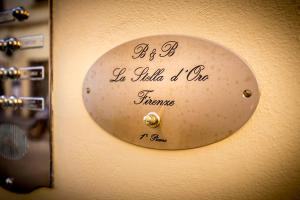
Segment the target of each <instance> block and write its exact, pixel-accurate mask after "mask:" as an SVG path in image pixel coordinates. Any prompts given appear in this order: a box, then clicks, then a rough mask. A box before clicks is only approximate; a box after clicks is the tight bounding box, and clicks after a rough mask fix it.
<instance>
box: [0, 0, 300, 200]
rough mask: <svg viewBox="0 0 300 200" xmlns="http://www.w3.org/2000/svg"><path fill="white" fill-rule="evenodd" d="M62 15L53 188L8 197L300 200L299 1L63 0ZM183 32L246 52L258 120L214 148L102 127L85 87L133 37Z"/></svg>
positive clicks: (58, 18) (57, 31) (56, 36)
mask: <svg viewBox="0 0 300 200" xmlns="http://www.w3.org/2000/svg"><path fill="white" fill-rule="evenodd" d="M53 10H54V13H53V19H54V21H53V23H54V28H53V31H54V33H53V44H54V47H53V53H54V54H53V68H54V79H53V80H54V89H53V110H54V113H53V114H54V116H53V117H54V118H53V121H54V127H53V134H54V135H53V139H54V141H53V147H54V149H53V150H54V170H55V171H54V178H55V180H54V184H55V187H54V189H40V190H38V191H35V192H33V193H32V194H30V195H15V194H11V193H8V192H6V191H4V190H2V189H1V190H0V196H1V197H2V196H3V197H4V198H1V199H25V200H26V199H34V200H47V199H49V200H50V199H51V200H54V199H72V200H76V199H87V200H92V199H93V200H96V199H99V200H105V199H115V200H121V199H125V200H134V199H137V200H144V199H162V200H166V199H178V200H200V199H201V200H202V199H211V200H215V199H222V200H223V199H224V200H226V199H228V200H232V199H241V200H243V199H247V200H248V199H297V198H298V199H300V112H299V111H300V101H299V97H300V95H299V94H300V81H299V77H300V62H299V61H300V59H299V53H300V45H299V43H300V42H299V40H300V17H299V15H300V4H299V1H298V3H296V1H260V0H256V1H240V0H236V1H210V0H207V1H188V0H186V1H171V0H164V1H163V0H160V1H159V0H151V1H146V0H140V1H116V0H114V1H104V0H98V1H96V0H89V1H82V0H57V1H54V8H53ZM157 34H184V35H189V36H196V37H201V38H206V39H209V40H212V41H215V42H218V43H220V44H222V45H224V46H226V47H228V48H230V49H231V50H233V51H234V52H236V53H237V54H239V55H240V56H241V57H242V58H244V59H245V60H246V61H247V62H248V63H249V65H250V66H251V67H252V68H253V71H254V73H255V75H256V77H257V79H258V81H259V85H260V89H261V99H260V103H259V105H258V108H257V110H256V112H255V113H254V115H253V116H252V118H251V119H250V121H249V122H248V123H247V124H246V125H245V126H243V127H242V128H241V129H240V130H239V131H238V132H236V133H235V134H233V135H232V136H231V137H229V138H227V139H225V140H223V141H221V142H218V143H216V144H212V145H209V146H206V147H202V148H197V149H193V150H185V151H158V150H151V149H146V148H142V147H137V146H134V145H131V144H127V143H125V142H123V141H121V140H119V139H117V138H114V137H113V136H111V135H110V134H108V133H106V132H105V131H103V129H101V128H100V127H98V126H97V124H96V123H94V121H93V120H92V119H91V117H90V116H89V115H88V113H87V112H86V110H85V108H84V105H83V102H82V98H81V87H82V83H83V79H84V76H85V74H86V73H87V71H88V69H89V67H90V66H91V65H92V64H93V63H94V62H95V61H96V59H97V58H98V57H99V56H101V55H102V54H103V53H105V52H107V51H108V50H110V49H111V48H113V47H115V46H116V45H119V44H121V43H124V42H126V41H129V40H132V39H135V38H139V37H143V36H148V35H157Z"/></svg>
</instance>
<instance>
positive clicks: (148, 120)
mask: <svg viewBox="0 0 300 200" xmlns="http://www.w3.org/2000/svg"><path fill="white" fill-rule="evenodd" d="M144 123H145V124H146V125H147V126H149V127H151V128H156V127H158V126H159V124H160V117H159V115H158V114H157V113H155V112H149V113H148V114H147V115H146V116H145V117H144Z"/></svg>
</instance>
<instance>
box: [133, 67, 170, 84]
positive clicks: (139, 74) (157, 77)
mask: <svg viewBox="0 0 300 200" xmlns="http://www.w3.org/2000/svg"><path fill="white" fill-rule="evenodd" d="M148 71H149V67H145V68H144V67H138V68H136V69H135V70H134V75H135V76H136V77H135V78H131V81H132V82H136V81H162V80H164V77H163V76H162V74H163V72H164V71H165V69H164V68H159V69H157V70H156V71H155V72H154V73H153V74H149V73H148Z"/></svg>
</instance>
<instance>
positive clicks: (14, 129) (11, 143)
mask: <svg viewBox="0 0 300 200" xmlns="http://www.w3.org/2000/svg"><path fill="white" fill-rule="evenodd" d="M27 148H28V144H27V137H26V133H25V131H24V130H23V129H21V128H19V127H18V126H16V125H14V124H1V125H0V155H1V156H2V157H3V158H5V159H8V160H19V159H21V158H22V157H23V156H24V155H25V154H26V152H27Z"/></svg>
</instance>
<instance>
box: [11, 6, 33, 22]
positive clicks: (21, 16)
mask: <svg viewBox="0 0 300 200" xmlns="http://www.w3.org/2000/svg"><path fill="white" fill-rule="evenodd" d="M12 15H13V16H14V17H15V18H16V19H17V20H19V21H24V20H25V19H28V18H29V15H30V14H29V12H28V11H27V10H25V8H23V7H22V6H18V7H16V8H13V9H12Z"/></svg>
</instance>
